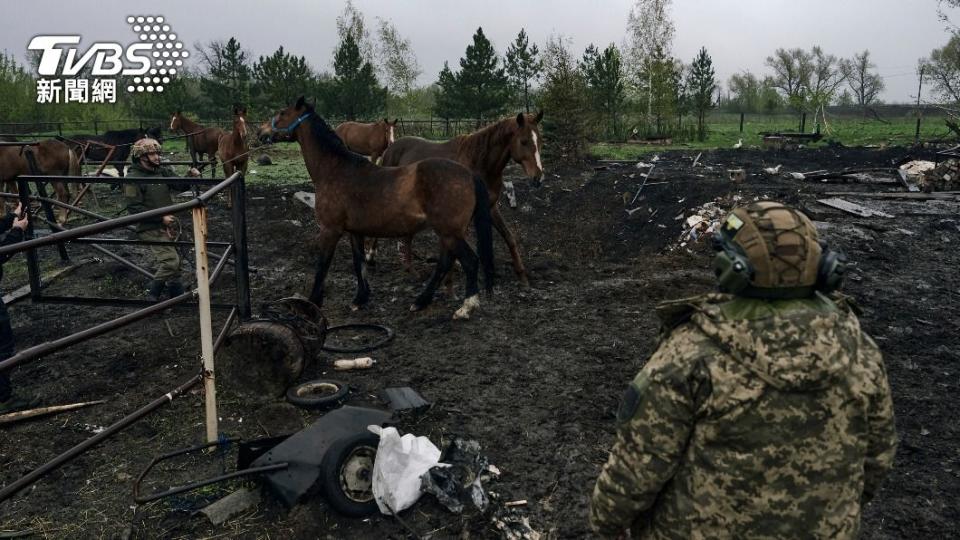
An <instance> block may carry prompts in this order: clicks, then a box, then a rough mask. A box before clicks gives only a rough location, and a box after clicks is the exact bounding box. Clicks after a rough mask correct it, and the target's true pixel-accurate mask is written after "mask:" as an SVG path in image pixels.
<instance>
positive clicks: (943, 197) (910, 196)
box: [824, 191, 960, 201]
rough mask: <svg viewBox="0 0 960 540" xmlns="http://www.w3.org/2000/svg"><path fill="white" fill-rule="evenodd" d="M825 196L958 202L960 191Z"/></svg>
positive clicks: (829, 193) (840, 192) (833, 193)
mask: <svg viewBox="0 0 960 540" xmlns="http://www.w3.org/2000/svg"><path fill="white" fill-rule="evenodd" d="M824 195H829V196H831V197H863V198H865V199H900V200H914V201H957V200H960V191H933V192H931V193H903V192H891V193H871V192H859V191H828V192H826V193H824Z"/></svg>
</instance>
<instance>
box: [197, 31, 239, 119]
mask: <svg viewBox="0 0 960 540" xmlns="http://www.w3.org/2000/svg"><path fill="white" fill-rule="evenodd" d="M200 55H201V59H202V63H203V64H204V67H205V68H206V74H205V76H204V77H202V78H201V79H200V88H201V91H202V93H203V95H204V97H206V98H207V101H208V102H209V103H208V105H207V107H206V110H205V111H203V112H204V113H205V115H214V116H217V117H221V116H223V115H224V114H225V113H224V111H225V109H226V108H227V107H229V106H230V104H233V103H249V102H250V81H251V73H250V58H249V55H248V53H247V52H246V51H244V50H243V48H242V47H241V46H240V42H239V41H237V39H236V38H233V37H231V38H230V39H229V40H228V41H227V43H226V44H224V43H222V42H218V41H213V42H211V43H210V44H209V45H207V47H201V48H200Z"/></svg>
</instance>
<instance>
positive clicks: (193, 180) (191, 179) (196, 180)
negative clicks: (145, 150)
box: [17, 172, 240, 198]
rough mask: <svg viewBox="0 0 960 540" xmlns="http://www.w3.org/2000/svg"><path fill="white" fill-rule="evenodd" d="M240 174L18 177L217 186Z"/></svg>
mask: <svg viewBox="0 0 960 540" xmlns="http://www.w3.org/2000/svg"><path fill="white" fill-rule="evenodd" d="M239 175H240V173H239V172H235V173H233V174H232V175H230V177H229V178H227V179H225V180H223V179H220V178H203V177H200V176H165V177H162V178H150V177H134V178H128V177H126V176H124V177H122V178H120V177H113V176H66V175H58V176H43V175H33V174H25V175H23V176H18V177H17V178H23V179H25V180H27V181H28V182H37V181H40V182H72V183H78V184H82V183H87V184H195V185H199V186H213V187H215V188H216V187H217V186H218V185H219V184H222V183H224V182H225V181H226V180H230V178H233V177H236V176H239ZM224 187H226V186H224ZM222 189H223V187H220V188H219V189H217V190H216V192H215V193H214V195H216V193H219V192H220V191H221V190H222ZM211 191H212V190H211ZM205 193H206V192H205ZM208 198H209V197H208Z"/></svg>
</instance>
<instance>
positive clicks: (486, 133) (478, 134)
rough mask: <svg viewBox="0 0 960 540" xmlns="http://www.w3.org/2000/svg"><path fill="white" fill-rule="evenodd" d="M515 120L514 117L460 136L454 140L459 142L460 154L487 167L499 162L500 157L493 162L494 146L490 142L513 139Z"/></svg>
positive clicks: (494, 157)
mask: <svg viewBox="0 0 960 540" xmlns="http://www.w3.org/2000/svg"><path fill="white" fill-rule="evenodd" d="M513 119H514V117H512V116H511V117H507V118H504V119H503V120H500V121H498V122H496V123H494V124H490V125H489V126H486V127H483V128H480V129H478V130H477V131H474V132H473V133H468V134H466V135H458V136H457V137H455V138H454V140H455V141H456V142H457V149H458V153H460V154H466V155H468V156H471V157H472V159H473V162H474V163H475V164H477V165H486V164H488V163H490V162H491V161H493V162H496V161H499V159H500V156H492V158H493V159H492V160H491V156H490V150H491V149H492V148H493V146H494V145H492V144H490V142H491V141H495V140H499V139H500V138H509V137H512V136H513V125H512V121H513Z"/></svg>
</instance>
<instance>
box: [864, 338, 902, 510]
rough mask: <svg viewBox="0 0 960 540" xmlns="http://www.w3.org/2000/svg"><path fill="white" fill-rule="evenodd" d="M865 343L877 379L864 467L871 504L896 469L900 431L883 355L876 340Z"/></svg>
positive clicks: (869, 410)
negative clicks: (895, 422)
mask: <svg viewBox="0 0 960 540" xmlns="http://www.w3.org/2000/svg"><path fill="white" fill-rule="evenodd" d="M863 341H864V343H863V345H864V349H865V350H866V353H865V355H864V356H865V359H866V361H867V366H868V368H869V372H870V373H871V374H873V377H874V380H873V383H874V384H872V385H871V387H872V388H873V390H874V392H873V393H872V395H870V396H869V400H870V401H869V404H868V409H867V422H868V423H869V425H868V430H869V431H868V435H867V456H866V461H865V462H864V464H863V502H867V501H869V500H870V499H872V498H873V496H874V495H875V494H876V493H877V491H879V490H880V484H882V483H883V479H884V478H885V477H886V475H887V472H889V471H890V469H891V468H892V467H893V458H894V454H895V453H896V449H897V432H896V427H895V425H894V418H893V398H892V397H891V395H890V385H889V383H888V382H887V370H886V368H885V367H884V364H883V356H882V355H881V354H880V350H879V348H878V347H877V346H876V344H875V343H874V342H873V340H872V339H870V338H869V337H868V336H866V335H864V339H863Z"/></svg>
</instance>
